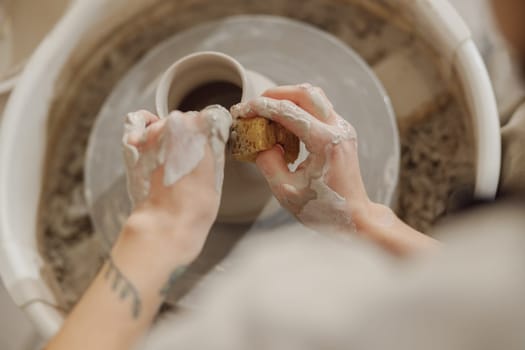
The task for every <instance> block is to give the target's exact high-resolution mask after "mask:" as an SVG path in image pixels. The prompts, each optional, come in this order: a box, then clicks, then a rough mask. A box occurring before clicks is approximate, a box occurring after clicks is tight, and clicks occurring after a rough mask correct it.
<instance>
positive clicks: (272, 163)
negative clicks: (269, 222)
mask: <svg viewBox="0 0 525 350" xmlns="http://www.w3.org/2000/svg"><path fill="white" fill-rule="evenodd" d="M232 114H233V116H234V117H237V118H239V117H241V118H249V117H254V116H261V117H265V118H268V119H271V120H274V121H276V122H278V123H280V124H281V125H283V126H284V127H285V128H287V129H288V130H289V131H291V132H293V133H294V134H296V135H297V136H298V137H299V138H300V139H301V141H302V142H303V143H304V144H305V146H306V148H307V150H308V151H309V152H310V154H309V156H308V158H307V159H306V160H305V161H304V162H303V163H301V164H300V165H299V167H298V168H297V170H296V171H295V172H291V171H290V170H289V169H288V166H287V164H286V161H285V159H284V157H283V150H282V148H281V147H280V146H276V147H274V148H273V149H271V150H269V151H266V152H262V153H261V154H260V155H259V156H258V157H257V166H258V167H259V168H260V170H261V171H262V173H263V174H264V176H265V177H266V179H267V180H268V183H269V185H270V187H271V189H272V191H273V193H274V195H275V196H276V198H277V199H278V200H279V202H280V203H281V204H282V205H283V206H284V207H285V208H287V209H288V210H290V211H291V212H292V213H293V214H295V215H296V216H297V218H298V219H299V220H300V221H302V222H303V223H304V224H306V225H308V226H312V227H314V228H318V227H319V226H331V228H332V229H334V228H335V229H337V230H343V231H347V230H350V229H352V228H353V221H352V215H351V214H352V213H353V212H355V211H358V210H361V208H362V207H363V206H365V205H367V204H368V202H369V201H368V196H367V194H366V191H365V188H364V185H363V181H362V179H361V174H360V170H359V161H358V155H357V135H356V132H355V130H354V128H353V127H352V126H351V125H350V124H349V123H348V122H347V121H345V120H344V119H343V118H342V117H341V116H339V115H338V114H337V113H336V112H335V111H334V109H333V106H332V104H331V103H330V101H329V100H328V99H327V98H326V96H325V94H324V92H323V91H322V90H321V89H319V88H317V87H313V86H311V85H308V84H303V85H298V86H282V87H277V88H273V89H270V90H268V91H266V92H265V93H264V95H263V97H260V98H257V99H255V100H253V101H250V102H248V103H242V104H239V105H236V106H234V107H233V108H232Z"/></svg>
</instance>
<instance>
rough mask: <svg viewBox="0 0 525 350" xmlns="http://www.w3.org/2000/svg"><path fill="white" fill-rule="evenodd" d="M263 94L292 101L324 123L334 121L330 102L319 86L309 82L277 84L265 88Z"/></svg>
mask: <svg viewBox="0 0 525 350" xmlns="http://www.w3.org/2000/svg"><path fill="white" fill-rule="evenodd" d="M263 96H266V97H270V98H274V99H276V100H289V101H292V102H293V103H295V104H296V105H298V106H299V107H301V108H302V109H304V110H305V111H307V112H308V113H310V114H311V115H313V116H314V117H316V118H317V119H319V120H320V121H322V122H324V123H328V124H333V122H335V113H334V107H333V105H332V103H331V102H330V100H328V97H326V94H325V93H324V91H323V90H322V89H321V88H319V87H316V86H312V85H311V84H300V85H284V86H278V87H274V88H271V89H268V90H266V92H265V93H264V94H263Z"/></svg>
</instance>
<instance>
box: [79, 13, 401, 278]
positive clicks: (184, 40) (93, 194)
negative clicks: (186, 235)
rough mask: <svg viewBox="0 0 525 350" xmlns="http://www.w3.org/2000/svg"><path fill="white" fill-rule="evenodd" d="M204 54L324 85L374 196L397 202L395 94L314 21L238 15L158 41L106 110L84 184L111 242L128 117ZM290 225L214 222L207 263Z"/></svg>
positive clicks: (124, 205)
mask: <svg viewBox="0 0 525 350" xmlns="http://www.w3.org/2000/svg"><path fill="white" fill-rule="evenodd" d="M198 51H220V52H224V53H226V54H228V55H230V56H232V57H234V58H235V59H237V60H238V61H239V62H240V63H241V64H243V65H244V66H245V67H246V68H247V69H251V70H254V71H257V72H260V73H261V74H263V75H265V76H267V77H268V78H270V79H272V80H273V81H274V82H276V83H277V84H278V85H282V84H297V83H303V82H309V83H311V84H313V85H317V86H320V87H321V88H322V89H324V91H325V92H326V94H327V95H328V96H329V98H330V99H331V101H332V102H333V104H334V106H335V108H336V110H337V111H338V113H339V114H340V115H341V116H343V117H344V118H346V119H347V120H348V121H350V123H352V125H353V126H354V127H355V128H356V130H357V132H358V135H359V157H360V161H361V170H362V173H363V178H364V182H365V186H366V189H367V191H368V193H369V195H370V197H371V199H373V200H374V201H377V202H381V203H384V204H387V205H390V204H391V202H392V198H393V194H394V192H395V188H396V185H397V179H398V171H399V170H398V169H399V154H400V151H399V140H398V134H397V128H396V124H395V118H394V114H393V111H392V108H391V106H390V102H389V99H388V97H387V96H386V94H385V92H384V90H383V88H382V86H381V84H380V83H379V81H378V80H377V78H376V77H375V76H374V74H373V72H372V71H371V70H370V68H369V67H368V66H367V65H366V63H365V62H364V61H363V60H362V59H361V58H360V57H359V56H358V55H357V54H356V53H355V52H354V51H353V50H352V49H351V48H349V47H348V46H346V45H345V44H344V43H342V42H341V41H339V40H338V39H337V38H335V37H333V36H331V35H329V34H327V33H325V32H322V31H320V30H318V29H316V28H314V27H312V26H310V25H307V24H304V23H301V22H297V21H293V20H290V19H286V18H281V17H273V16H237V17H230V18H226V19H222V20H218V21H214V22H209V23H206V24H202V25H199V26H196V27H194V28H192V29H190V30H187V31H184V32H180V33H177V34H175V35H174V36H173V37H172V38H170V39H168V40H166V41H165V42H163V43H162V44H160V45H158V46H157V47H156V48H154V49H153V50H152V51H151V52H150V53H149V54H148V55H147V56H145V57H144V58H143V59H142V60H141V61H140V62H138V63H137V64H136V65H135V66H134V67H133V69H131V70H130V71H129V72H128V73H127V74H126V76H125V77H124V78H123V79H122V80H121V81H120V82H119V84H118V85H117V86H116V87H115V89H114V90H113V92H112V93H111V95H110V96H109V98H108V99H107V100H106V102H105V104H104V106H103V108H102V109H101V110H100V113H99V115H98V117H97V120H96V123H95V126H94V128H93V130H92V134H91V135H90V139H89V145H88V151H87V157H86V167H85V181H86V197H87V201H88V206H89V208H90V211H91V217H92V220H93V223H94V225H95V229H96V230H97V232H98V233H101V234H102V236H103V237H104V238H105V240H106V241H107V242H108V243H110V242H111V241H112V240H113V239H114V237H115V236H116V235H117V234H118V232H119V231H120V227H121V224H122V222H123V221H124V220H125V219H126V217H127V216H128V214H129V212H130V209H131V208H130V201H129V198H128V194H127V190H126V181H125V166H124V162H123V158H122V154H121V138H122V134H123V129H124V128H123V126H124V116H125V115H126V114H127V113H128V112H130V111H135V110H138V109H148V110H151V111H154V93H155V88H156V84H157V82H158V80H159V77H160V75H161V74H162V73H163V72H164V71H165V70H166V69H167V68H168V67H169V66H170V65H171V64H172V63H173V62H175V61H176V60H178V59H179V58H181V57H183V56H186V55H188V54H191V53H194V52H198ZM285 224H290V225H298V223H296V222H295V219H294V218H292V217H291V216H290V215H288V214H287V213H286V212H285V211H284V210H282V209H281V210H280V211H279V212H277V213H276V214H274V215H272V216H271V217H266V218H265V219H264V220H257V221H256V222H255V223H252V224H247V225H231V224H230V225H227V224H216V225H215V226H214V228H213V230H212V233H211V237H210V239H211V241H209V242H208V244H207V248H206V249H207V250H208V251H212V252H211V253H209V254H208V255H210V254H211V255H212V256H213V258H212V259H211V260H214V262H210V261H207V262H206V263H204V265H209V266H211V265H213V264H215V263H217V262H218V261H219V260H221V259H222V258H223V257H224V256H226V255H227V250H228V249H227V248H226V246H228V244H223V243H224V242H223V243H221V242H220V237H222V238H223V239H224V241H225V242H226V241H227V242H230V243H231V242H235V241H236V240H237V239H239V237H240V236H243V234H244V233H247V232H248V231H249V232H255V231H257V230H266V231H267V230H270V231H272V230H275V229H276V228H278V227H280V226H282V225H285ZM213 237H215V238H213ZM214 242H215V243H214ZM214 245H217V246H223V247H215V248H216V249H215V248H214V247H213V246H214ZM230 247H231V245H230ZM206 254H207V252H206V250H205V252H204V253H203V256H205V255H206ZM203 259H204V260H206V257H203ZM199 260H202V259H199ZM208 260H209V259H208ZM194 265H196V266H198V265H199V264H198V262H197V263H196V264H194ZM209 266H208V268H206V271H207V270H208V269H209ZM197 269H198V267H197ZM190 270H191V269H190ZM201 272H202V271H201Z"/></svg>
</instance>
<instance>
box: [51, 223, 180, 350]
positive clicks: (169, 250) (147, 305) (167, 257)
mask: <svg viewBox="0 0 525 350" xmlns="http://www.w3.org/2000/svg"><path fill="white" fill-rule="evenodd" d="M173 250H174V249H173V247H172V245H171V244H169V241H167V240H165V239H164V238H162V239H161V238H160V235H159V234H158V233H157V232H144V230H142V232H138V230H136V229H135V228H133V227H132V226H129V225H128V226H126V227H125V228H124V230H123V232H122V233H121V235H120V237H119V239H118V241H117V243H116V244H115V246H114V248H113V249H112V251H111V256H110V258H109V259H108V261H107V262H106V263H105V265H104V266H103V267H102V269H101V271H100V272H99V273H98V275H97V277H96V278H95V280H94V281H93V283H92V285H91V286H90V287H89V289H88V290H87V292H86V293H85V295H84V296H83V297H82V299H81V300H80V302H79V303H78V304H77V305H76V307H75V308H74V309H73V311H72V312H71V314H70V315H69V317H68V318H67V319H66V321H65V323H64V325H63V327H62V329H61V330H60V332H59V333H58V334H57V336H56V337H55V338H54V339H53V340H52V341H51V342H50V343H49V345H48V347H47V349H48V350H62V349H64V350H65V349H68V350H69V349H75V350H81V349H111V350H120V349H122V350H124V349H126V350H127V349H130V348H131V347H132V346H133V345H134V344H135V342H136V341H137V340H138V338H140V336H141V335H143V333H144V332H145V331H146V330H147V328H148V327H149V326H150V324H151V322H152V320H153V318H154V317H155V315H156V313H157V311H158V309H159V306H160V305H161V303H162V302H163V300H164V296H165V294H166V290H167V288H169V285H168V284H169V283H170V276H171V274H173V273H174V272H175V271H177V270H178V269H179V268H180V267H181V266H182V262H181V261H180V259H177V256H176V254H173Z"/></svg>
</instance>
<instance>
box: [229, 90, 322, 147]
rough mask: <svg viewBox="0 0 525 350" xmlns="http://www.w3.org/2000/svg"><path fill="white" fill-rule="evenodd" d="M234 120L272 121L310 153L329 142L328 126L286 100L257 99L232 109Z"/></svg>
mask: <svg viewBox="0 0 525 350" xmlns="http://www.w3.org/2000/svg"><path fill="white" fill-rule="evenodd" d="M231 112H232V115H233V117H234V118H251V117H263V118H267V119H270V120H273V121H275V122H277V123H279V124H281V125H282V126H284V127H285V128H286V129H287V130H288V131H290V132H291V133H293V134H295V135H296V136H297V137H298V138H299V139H300V140H301V141H303V142H304V144H305V146H306V148H307V149H308V150H310V151H312V150H317V149H319V147H324V145H325V144H326V142H329V141H330V140H331V134H330V130H328V128H329V126H328V125H326V124H324V123H322V122H320V121H319V120H318V119H317V118H315V117H314V116H312V115H311V114H310V113H308V112H307V111H305V110H304V109H302V108H301V107H299V106H297V105H296V104H295V103H293V102H291V101H288V100H276V99H273V98H269V97H258V98H256V99H254V100H251V101H249V102H246V103H239V104H237V105H235V106H233V107H232V109H231Z"/></svg>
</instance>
